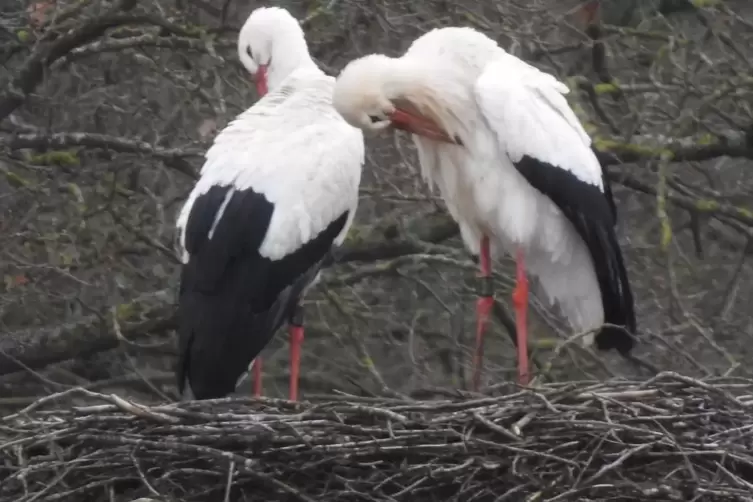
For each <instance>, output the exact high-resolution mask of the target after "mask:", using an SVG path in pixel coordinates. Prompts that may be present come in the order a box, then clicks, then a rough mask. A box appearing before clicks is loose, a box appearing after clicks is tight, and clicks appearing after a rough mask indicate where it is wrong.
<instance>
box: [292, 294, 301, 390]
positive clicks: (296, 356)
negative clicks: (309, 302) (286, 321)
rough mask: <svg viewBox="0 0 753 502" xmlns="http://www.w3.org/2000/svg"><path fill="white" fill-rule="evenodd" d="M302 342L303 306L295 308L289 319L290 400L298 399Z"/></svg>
mask: <svg viewBox="0 0 753 502" xmlns="http://www.w3.org/2000/svg"><path fill="white" fill-rule="evenodd" d="M302 344H303V307H301V306H300V305H299V306H297V307H296V308H295V311H294V312H293V315H292V317H291V319H290V400H291V401H298V376H299V374H300V368H301V345H302Z"/></svg>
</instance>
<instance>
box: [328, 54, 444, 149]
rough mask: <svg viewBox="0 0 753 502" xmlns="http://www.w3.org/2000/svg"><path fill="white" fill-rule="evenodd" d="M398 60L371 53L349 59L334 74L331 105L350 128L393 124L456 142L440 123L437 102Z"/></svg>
mask: <svg viewBox="0 0 753 502" xmlns="http://www.w3.org/2000/svg"><path fill="white" fill-rule="evenodd" d="M414 76H415V75H414V74H412V72H411V69H410V68H409V67H406V66H405V65H404V64H403V62H402V61H401V60H400V59H395V58H390V57H388V56H385V55H382V54H372V55H370V56H365V57H362V58H360V59H356V60H354V61H351V62H350V63H349V64H348V65H347V66H346V67H345V68H344V69H343V71H342V72H340V75H339V76H338V77H337V82H336V84H335V90H334V95H333V98H332V100H333V105H334V107H335V109H336V110H337V111H338V113H339V114H340V115H342V117H343V118H344V119H345V121H346V122H348V123H349V124H350V125H352V126H353V127H357V128H359V129H362V130H363V131H366V132H374V133H376V132H380V131H384V130H386V129H388V128H391V127H394V128H396V129H402V130H404V131H408V132H410V133H412V134H416V135H419V136H423V137H426V138H429V139H433V140H435V141H441V142H445V143H457V141H456V140H454V139H453V138H452V137H450V135H448V133H447V132H446V131H445V130H444V128H443V127H442V126H441V125H440V124H441V120H440V119H439V115H440V113H439V112H440V110H439V108H440V107H439V105H438V102H437V101H436V100H435V99H433V95H432V92H431V90H430V89H427V88H425V87H423V86H422V85H421V82H420V80H417V79H414V78H413V77H414Z"/></svg>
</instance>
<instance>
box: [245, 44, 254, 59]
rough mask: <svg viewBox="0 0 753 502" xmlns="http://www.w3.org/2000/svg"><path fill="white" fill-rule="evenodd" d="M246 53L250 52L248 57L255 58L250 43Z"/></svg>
mask: <svg viewBox="0 0 753 502" xmlns="http://www.w3.org/2000/svg"><path fill="white" fill-rule="evenodd" d="M246 54H248V57H250V58H251V59H254V55H253V54H251V46H250V45H247V46H246Z"/></svg>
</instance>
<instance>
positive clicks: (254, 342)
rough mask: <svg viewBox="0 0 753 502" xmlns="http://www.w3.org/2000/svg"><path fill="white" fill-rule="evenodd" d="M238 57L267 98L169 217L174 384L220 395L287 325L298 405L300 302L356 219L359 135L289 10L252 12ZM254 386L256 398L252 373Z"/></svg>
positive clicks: (212, 157)
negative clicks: (177, 266)
mask: <svg viewBox="0 0 753 502" xmlns="http://www.w3.org/2000/svg"><path fill="white" fill-rule="evenodd" d="M238 51H239V55H240V57H241V60H242V61H243V63H244V65H245V66H246V68H247V69H248V70H249V71H250V72H251V73H252V74H253V75H254V77H255V79H256V82H257V88H259V90H260V91H261V92H262V93H263V92H266V90H267V89H269V91H270V92H269V94H266V95H264V96H263V97H262V98H261V99H260V100H259V101H258V102H257V103H256V104H254V106H252V107H251V108H250V109H248V110H247V111H245V112H244V113H242V114H241V115H239V116H238V117H237V118H236V119H235V120H234V121H233V122H231V123H230V124H229V125H228V126H227V127H226V128H225V129H224V130H222V131H221V132H220V133H219V135H218V136H217V138H216V139H215V141H214V144H213V145H212V147H211V148H210V149H209V150H208V151H207V153H206V161H205V163H204V166H203V167H202V169H201V178H200V179H199V181H198V182H197V183H196V186H195V187H194V189H193V191H192V192H191V194H190V196H189V197H188V200H187V201H186V203H185V205H184V207H183V209H182V211H181V213H180V215H179V217H178V222H177V227H178V231H179V237H180V246H181V247H182V250H183V263H184V265H183V270H182V275H181V288H180V305H179V336H180V359H179V364H178V369H177V377H178V386H179V388H180V390H181V392H183V388H184V386H187V387H189V388H190V392H191V393H192V394H193V397H195V398H198V399H208V398H216V397H223V396H225V395H227V394H229V393H230V392H232V391H233V390H234V389H235V387H236V385H237V382H238V379H239V377H240V376H241V375H242V374H243V373H244V372H245V371H246V370H247V368H248V366H249V363H250V362H251V361H252V360H254V358H257V355H258V354H259V353H260V352H261V350H262V349H263V348H264V346H266V345H267V343H268V342H269V341H270V340H271V338H272V337H273V336H274V334H275V332H276V331H277V330H278V329H279V328H280V327H281V326H282V324H283V323H284V322H285V321H289V322H290V324H291V399H296V398H297V384H298V358H299V355H300V344H301V342H302V338H303V328H302V319H300V318H299V317H300V314H302V311H301V308H300V306H299V305H298V303H299V301H300V299H301V297H302V296H303V295H304V293H305V291H306V289H307V288H308V287H310V286H311V284H313V282H314V281H315V280H316V278H317V277H318V274H319V271H320V268H321V266H322V264H323V262H324V261H325V260H326V259H327V257H328V255H329V253H330V251H331V248H332V246H333V245H339V244H341V243H342V241H343V239H344V238H345V235H346V233H347V231H348V228H349V227H350V224H351V222H352V220H353V217H354V215H355V212H356V208H357V205H358V186H359V183H360V178H361V168H362V166H363V162H364V145H363V135H362V133H361V131H360V130H358V129H355V128H353V127H351V126H349V125H348V124H347V123H346V122H345V121H344V120H343V119H342V117H341V116H340V115H339V114H338V113H337V112H336V111H335V110H334V108H333V107H332V92H333V88H334V83H335V79H334V78H333V77H330V76H327V75H325V74H324V73H323V72H322V71H321V70H320V69H319V68H318V67H317V66H316V64H315V63H314V62H313V61H312V59H311V57H310V55H309V52H308V48H307V45H306V42H305V39H304V37H303V32H302V31H301V28H300V27H299V25H298V22H297V21H296V20H295V19H294V18H293V17H292V16H291V15H290V14H289V13H288V12H287V11H285V10H283V9H279V8H260V9H257V10H255V11H254V12H253V13H252V14H251V16H250V17H249V19H248V21H247V22H246V24H245V25H244V28H243V29H242V30H241V34H240V37H239V40H238ZM260 73H261V74H260ZM258 361H259V358H257V364H255V365H254V366H255V369H257V368H260V365H259V364H258ZM255 377H256V382H255V387H256V391H257V392H260V391H261V389H260V380H259V378H260V370H259V371H255Z"/></svg>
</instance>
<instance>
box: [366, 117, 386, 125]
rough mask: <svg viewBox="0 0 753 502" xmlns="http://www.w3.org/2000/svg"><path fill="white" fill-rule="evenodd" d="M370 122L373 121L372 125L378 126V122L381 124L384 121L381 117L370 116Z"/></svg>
mask: <svg viewBox="0 0 753 502" xmlns="http://www.w3.org/2000/svg"><path fill="white" fill-rule="evenodd" d="M369 120H371V123H372V124H376V123H377V122H381V121H382V120H384V119H383V118H382V117H380V116H379V115H369Z"/></svg>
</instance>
